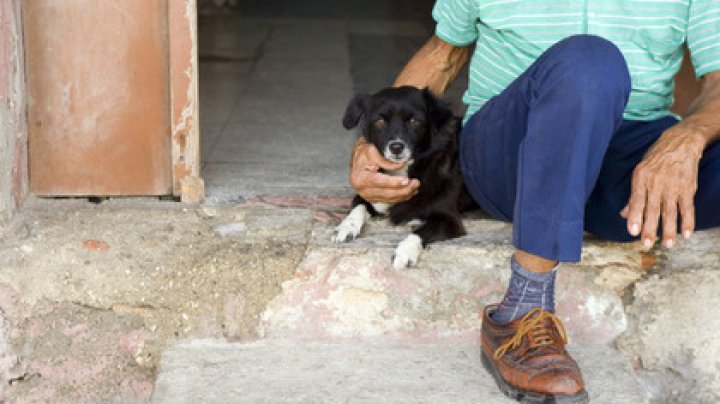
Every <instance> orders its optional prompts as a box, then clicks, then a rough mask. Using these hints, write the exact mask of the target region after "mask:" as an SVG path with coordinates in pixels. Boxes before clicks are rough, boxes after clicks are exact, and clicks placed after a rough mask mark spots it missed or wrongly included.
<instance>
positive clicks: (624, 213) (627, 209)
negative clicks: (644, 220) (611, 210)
mask: <svg viewBox="0 0 720 404" xmlns="http://www.w3.org/2000/svg"><path fill="white" fill-rule="evenodd" d="M628 213H630V207H629V206H628V205H625V207H624V208H622V210H621V211H620V217H622V218H623V219H627V218H628Z"/></svg>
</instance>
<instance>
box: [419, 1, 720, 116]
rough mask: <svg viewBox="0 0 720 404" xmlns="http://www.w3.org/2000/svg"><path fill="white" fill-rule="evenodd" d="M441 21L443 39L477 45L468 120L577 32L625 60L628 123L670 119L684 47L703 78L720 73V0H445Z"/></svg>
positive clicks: (439, 8)
mask: <svg viewBox="0 0 720 404" xmlns="http://www.w3.org/2000/svg"><path fill="white" fill-rule="evenodd" d="M433 18H434V19H435V21H436V22H437V26H436V29H435V34H436V35H437V36H438V37H440V38H441V39H442V40H444V41H446V42H448V43H450V44H451V45H455V46H467V45H470V44H473V43H475V44H476V47H475V52H474V54H473V56H472V59H471V61H470V77H469V84H468V89H467V91H466V92H465V95H464V96H463V102H464V103H465V104H467V105H468V112H467V115H466V117H465V119H466V120H467V119H468V118H469V117H470V116H471V115H472V114H473V113H474V112H475V111H477V110H478V109H480V107H481V106H482V105H483V104H484V103H485V102H486V101H487V100H489V99H490V98H492V97H493V96H495V95H497V94H498V93H500V92H501V91H502V90H503V89H505V87H507V86H508V84H510V83H511V82H512V81H513V80H514V79H515V78H516V77H518V76H519V75H520V74H521V73H522V72H523V71H525V70H526V69H527V68H528V67H529V66H530V65H531V64H532V63H533V61H535V59H537V57H538V56H540V54H541V53H543V52H544V51H545V50H546V49H547V48H548V47H550V46H551V45H553V44H555V43H557V42H558V41H560V40H562V39H563V38H566V37H568V36H571V35H575V34H593V35H598V36H601V37H603V38H605V39H607V40H610V41H612V42H613V43H614V44H615V45H617V47H618V48H620V51H621V52H622V53H623V55H624V56H625V59H626V60H627V63H628V68H629V70H630V77H631V79H632V92H631V94H630V100H629V101H628V105H627V108H626V109H625V113H624V117H625V119H633V120H642V121H648V120H654V119H659V118H662V117H664V116H667V115H668V114H669V111H668V109H669V108H670V106H671V105H672V103H673V95H672V94H673V89H674V83H673V77H674V76H675V74H676V73H677V72H678V70H679V69H680V64H681V62H682V57H683V52H684V49H683V44H684V43H687V46H688V48H689V50H690V54H691V59H692V62H693V65H694V67H695V72H696V74H697V76H698V77H701V76H703V75H704V74H706V73H708V72H711V71H714V70H720V0H437V2H436V4H435V7H434V8H433Z"/></svg>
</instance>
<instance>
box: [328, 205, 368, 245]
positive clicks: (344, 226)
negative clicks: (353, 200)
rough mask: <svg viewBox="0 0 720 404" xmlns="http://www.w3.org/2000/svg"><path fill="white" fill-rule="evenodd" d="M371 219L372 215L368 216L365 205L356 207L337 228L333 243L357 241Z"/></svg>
mask: <svg viewBox="0 0 720 404" xmlns="http://www.w3.org/2000/svg"><path fill="white" fill-rule="evenodd" d="M369 217H370V214H368V211H367V208H366V207H365V205H357V206H355V207H354V208H353V210H351V211H350V213H348V215H347V216H346V217H345V219H343V221H342V222H340V224H339V225H338V226H337V227H336V228H335V234H333V236H332V238H331V240H332V242H333V243H346V242H348V241H352V240H355V239H356V238H357V236H358V235H360V231H361V230H362V228H363V225H364V224H365V222H366V221H367V220H368V218H369Z"/></svg>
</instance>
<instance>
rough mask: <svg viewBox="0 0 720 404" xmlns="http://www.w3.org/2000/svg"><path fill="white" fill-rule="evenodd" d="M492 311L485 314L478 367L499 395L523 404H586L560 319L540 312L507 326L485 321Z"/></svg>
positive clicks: (578, 370)
mask: <svg viewBox="0 0 720 404" xmlns="http://www.w3.org/2000/svg"><path fill="white" fill-rule="evenodd" d="M497 307H498V305H490V306H487V307H486V308H485V313H484V315H483V322H482V362H483V366H485V369H487V370H488V372H490V374H492V375H493V377H494V378H495V382H496V383H497V385H498V387H500V390H502V392H503V393H505V395H507V396H508V397H510V398H513V399H515V400H518V401H521V402H526V403H584V402H587V401H588V394H587V392H586V391H585V383H584V382H583V379H582V375H581V374H580V368H579V367H578V365H577V363H575V361H574V360H573V358H571V357H570V355H569V354H568V353H567V351H566V350H565V344H566V343H567V336H566V335H565V328H564V327H563V325H562V323H561V322H560V319H558V318H557V317H556V316H555V315H554V314H552V313H550V312H547V311H544V310H542V309H533V310H531V311H530V312H529V313H527V314H526V315H525V316H524V317H522V318H519V319H517V320H515V321H512V322H510V323H507V324H499V323H496V322H494V321H493V320H492V318H490V316H491V315H492V313H494V312H495V310H496V309H497Z"/></svg>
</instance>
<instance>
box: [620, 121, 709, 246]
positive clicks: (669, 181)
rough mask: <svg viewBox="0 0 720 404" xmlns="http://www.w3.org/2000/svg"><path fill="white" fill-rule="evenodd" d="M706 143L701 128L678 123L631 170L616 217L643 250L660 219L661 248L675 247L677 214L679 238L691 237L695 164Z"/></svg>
mask: <svg viewBox="0 0 720 404" xmlns="http://www.w3.org/2000/svg"><path fill="white" fill-rule="evenodd" d="M706 142H707V141H706V137H705V136H703V132H702V129H701V128H696V127H693V125H691V124H687V123H685V122H681V123H679V124H677V125H675V126H673V127H671V128H670V129H668V130H666V131H665V132H664V133H663V134H662V136H660V138H659V139H658V140H657V141H656V142H655V144H654V145H653V146H652V147H651V148H650V149H649V150H648V152H647V153H646V154H645V157H644V158H643V160H642V161H641V162H640V164H638V165H637V167H635V170H634V172H633V177H632V188H631V193H630V200H629V201H628V204H627V205H626V206H625V208H624V209H623V210H622V211H621V212H620V215H621V216H622V217H623V218H625V219H627V227H628V232H629V233H630V234H631V235H633V236H638V235H639V236H640V237H641V240H642V242H643V246H644V247H645V248H646V249H650V248H651V247H652V246H653V244H655V241H656V239H657V234H658V225H659V222H660V219H661V218H662V240H663V245H664V246H665V247H667V248H671V247H673V246H674V245H675V243H676V241H677V233H678V231H677V223H678V212H679V214H680V218H681V226H680V227H681V231H682V234H683V236H684V237H685V238H688V237H690V235H691V234H692V232H693V230H694V228H695V204H694V201H693V200H694V197H695V191H696V189H697V179H698V165H699V163H700V158H701V157H702V153H703V150H704V149H705V146H706Z"/></svg>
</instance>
